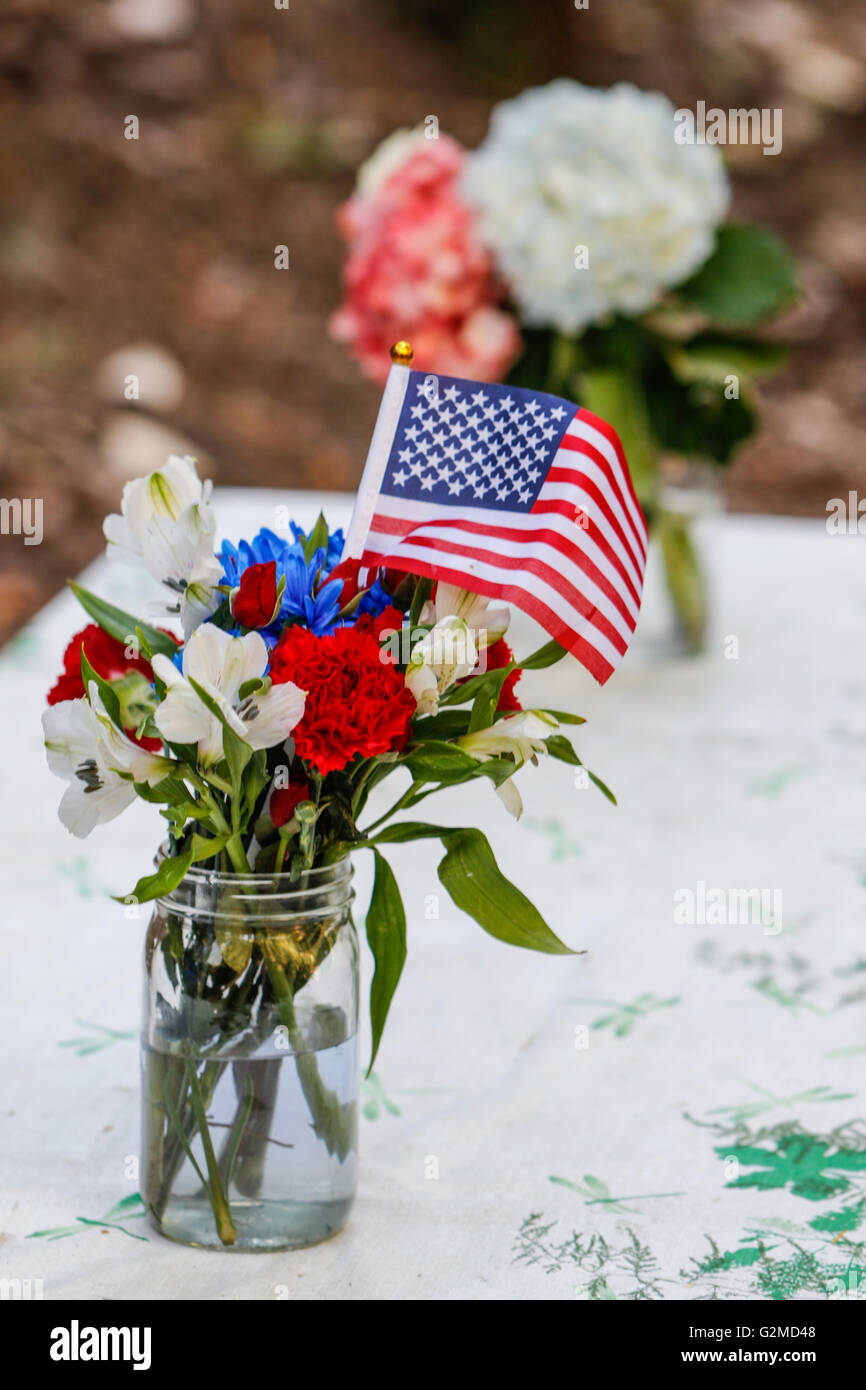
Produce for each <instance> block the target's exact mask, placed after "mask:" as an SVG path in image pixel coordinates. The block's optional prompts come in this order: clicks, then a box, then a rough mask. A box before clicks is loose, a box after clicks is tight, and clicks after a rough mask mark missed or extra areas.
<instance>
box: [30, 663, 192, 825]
mask: <svg viewBox="0 0 866 1390" xmlns="http://www.w3.org/2000/svg"><path fill="white" fill-rule="evenodd" d="M88 694H89V702H88V699H86V698H84V697H82V699H80V700H64V701H63V702H62V703H61V704H58V705H52V706H51V707H50V708H49V709H47V710H46V711H45V713H44V714H43V716H42V728H43V732H44V735H45V748H46V751H47V753H48V766H49V767H50V769H51V771H52V772H53V773H55V775H56V776H57V777H63V778H65V779H66V781H68V782H69V786H68V787H67V788H66V791H65V792H64V793H63V797H62V799H61V802H60V810H59V814H60V819H61V821H62V822H63V824H64V825H65V826H66V829H67V830H70V831H71V832H72V834H73V835H75V836H76V837H77V838H78V839H79V840H83V839H84V838H85V836H87V835H89V834H90V832H91V830H92V829H93V828H94V826H96V825H101V824H102V823H103V822H104V821H109V820H113V819H114V817H115V816H119V815H120V813H121V811H125V810H126V807H127V806H129V805H130V803H131V802H133V801H134V800H135V788H134V787H133V783H134V782H147V783H148V785H149V786H154V785H155V784H156V783H157V782H159V781H161V780H162V778H163V777H165V776H166V775H167V774H168V773H169V771H170V770H171V763H170V761H169V759H168V758H163V757H160V756H159V755H158V754H154V753H149V752H148V751H147V749H146V748H141V747H139V745H138V744H137V743H133V742H132V740H131V739H128V738H127V737H126V735H125V734H122V733H121V732H120V730H119V729H116V728H115V727H114V725H113V724H112V722H111V720H110V719H109V717H108V715H107V713H106V711H105V706H104V705H103V703H102V700H101V698H100V695H99V689H98V687H97V685H96V682H95V681H91V683H90V689H89V692H88Z"/></svg>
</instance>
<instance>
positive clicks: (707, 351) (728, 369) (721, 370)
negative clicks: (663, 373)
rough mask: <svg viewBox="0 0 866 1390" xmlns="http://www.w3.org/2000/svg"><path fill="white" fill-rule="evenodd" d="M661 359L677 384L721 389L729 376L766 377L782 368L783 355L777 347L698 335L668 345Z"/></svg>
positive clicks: (779, 346)
mask: <svg viewBox="0 0 866 1390" xmlns="http://www.w3.org/2000/svg"><path fill="white" fill-rule="evenodd" d="M665 356H666V358H667V360H668V363H669V364H670V367H671V370H672V371H673V373H674V375H675V376H676V377H677V378H678V379H679V380H680V381H686V382H688V381H713V382H716V383H718V384H721V385H724V383H725V379H726V378H727V377H729V376H737V377H743V378H745V379H748V378H749V377H754V376H766V375H767V374H768V373H770V372H773V371H776V369H777V368H779V367H781V366H782V365H783V363H784V361H785V358H786V356H787V354H786V351H785V348H784V347H783V346H782V345H781V344H780V343H762V342H756V341H753V340H752V339H749V338H726V337H724V336H722V335H721V334H701V335H699V336H698V337H696V338H692V339H690V340H689V341H688V342H686V343H672V344H671V345H670V347H668V348H666V349H665Z"/></svg>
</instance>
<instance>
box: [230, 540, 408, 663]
mask: <svg viewBox="0 0 866 1390" xmlns="http://www.w3.org/2000/svg"><path fill="white" fill-rule="evenodd" d="M290 524H291V530H292V539H291V540H287V539H286V538H285V537H282V536H277V535H276V534H275V533H274V532H273V531H269V530H267V529H263V530H261V531H259V533H258V535H257V536H254V537H253V539H252V540H251V541H238V543H237V545H232V543H231V542H230V541H223V544H222V549H221V551H220V554H219V555H218V557H217V558H218V559H219V560H220V561H221V562H222V567H223V573H224V575H225V579H226V582H227V583H228V584H229V585H231V587H232V588H234V587H235V586H236V585H237V584H238V582H239V580H240V577H241V575H242V574H243V572H244V570H245V569H246V568H247V567H248V566H249V565H261V564H268V563H269V562H270V561H272V560H273V561H275V562H276V566H277V583H278V584H279V582H280V580H281V579H284V580H285V588H284V590H283V597H282V602H281V604H280V609H279V612H278V613H277V615H276V617H275V618H274V620H273V622H272V623H270V624H269V626H268V627H267V628H264V629H262V636H263V637H264V639H265V641H266V642H267V643H268V646H269V647H270V646H272V645H273V640H274V639H275V638H276V637H277V636H278V635H279V633H280V631H281V630H282V628H283V627H284V626H285V624H286V623H287V622H290V621H294V622H301V623H303V624H304V626H305V627H308V628H309V629H310V631H311V632H314V633H315V634H316V636H317V637H324V636H326V635H327V634H328V633H329V632H333V631H334V628H335V627H337V626H339V625H340V624H341V623H352V622H354V621H355V617H356V616H357V614H358V613H372V614H373V615H374V616H376V615H377V614H379V613H381V611H382V609H383V608H386V607H387V605H388V604H389V603H390V599H389V597H388V595H387V594H386V593H385V590H384V589H383V588H382V586H381V584H379V582H378V580H377V581H376V583H375V584H374V585H373V586H372V588H371V589H370V591H369V593H367V594H365V595H364V598H363V599H362V600H361V604H360V605H359V607H358V609H357V610H356V612H355V614H353V615H351V616H350V617H348V618H344V619H341V620H340V623H338V621H337V619H338V615H339V612H340V596H341V594H342V589H343V586H342V584H341V582H340V580H339V579H335V580H333V581H332V582H330V583H329V582H328V575H329V574H330V572H331V570H332V569H333V568H334V566H335V565H338V564H339V562H340V557H341V555H342V552H343V533H342V531H341V530H336V531H332V532H331V533H330V534H329V536H328V543H327V545H326V546H320V547H319V549H318V550H317V551H316V552H315V553H314V555H313V556H312V558H311V559H310V560H309V561H308V560H307V559H306V557H305V555H304V546H303V537H304V533H303V531H302V530H301V529H300V527H299V526H297V525H296V524H295V523H294V522H291V523H290Z"/></svg>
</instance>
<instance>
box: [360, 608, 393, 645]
mask: <svg viewBox="0 0 866 1390" xmlns="http://www.w3.org/2000/svg"><path fill="white" fill-rule="evenodd" d="M402 626H403V614H402V612H401V611H400V609H399V608H395V607H394V605H393V603H391V604H389V605H388V607H387V608H383V609H382V612H381V613H378V614H377V615H376V617H375V618H374V617H373V615H372V613H362V614H361V616H360V618H359V619H358V621H357V622H356V623H355V630H356V631H357V632H372V633H373V635H374V637H375V638H376V641H377V642H378V641H380V640H381V637H382V633H383V632H391V631H396V632H399V631H400V629H401V627H402Z"/></svg>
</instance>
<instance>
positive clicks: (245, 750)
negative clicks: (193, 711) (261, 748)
mask: <svg viewBox="0 0 866 1390" xmlns="http://www.w3.org/2000/svg"><path fill="white" fill-rule="evenodd" d="M223 753H224V754H225V760H226V762H227V763H228V769H229V776H230V777H231V779H232V800H233V801H234V802H235V803H236V804H238V803H239V802H240V799H241V786H242V784H243V777H244V770H245V768H246V766H247V763H248V762H249V761H250V759H251V757H252V756H253V750H252V748H250V745H249V744H248V743H245V742H244V740H243V739H242V738H238V736H237V734H236V733H235V731H234V729H231V728H229V726H228V724H224V725H223Z"/></svg>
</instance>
